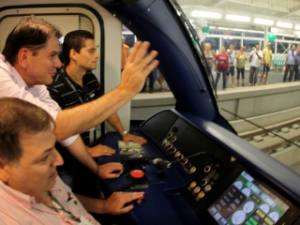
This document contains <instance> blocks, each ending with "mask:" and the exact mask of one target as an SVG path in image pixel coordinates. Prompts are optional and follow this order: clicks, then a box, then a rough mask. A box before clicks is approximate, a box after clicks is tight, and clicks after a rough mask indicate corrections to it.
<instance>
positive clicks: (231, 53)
mask: <svg viewBox="0 0 300 225" xmlns="http://www.w3.org/2000/svg"><path fill="white" fill-rule="evenodd" d="M227 54H228V60H229V68H228V76H227V83H228V79H229V76H230V79H231V87H235V66H234V63H235V58H236V53H235V49H234V45H233V44H230V45H229V48H228V49H227Z"/></svg>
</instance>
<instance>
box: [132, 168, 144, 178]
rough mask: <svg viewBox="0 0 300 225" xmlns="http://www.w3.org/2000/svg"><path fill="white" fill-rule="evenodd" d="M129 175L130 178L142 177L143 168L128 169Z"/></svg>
mask: <svg viewBox="0 0 300 225" xmlns="http://www.w3.org/2000/svg"><path fill="white" fill-rule="evenodd" d="M129 176H130V178H132V179H136V180H138V179H142V178H144V176H145V172H144V171H143V170H139V169H135V170H131V171H130V173H129Z"/></svg>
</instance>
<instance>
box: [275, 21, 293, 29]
mask: <svg viewBox="0 0 300 225" xmlns="http://www.w3.org/2000/svg"><path fill="white" fill-rule="evenodd" d="M276 26H277V27H281V28H289V29H291V28H292V27H293V24H292V23H288V22H283V21H277V23H276Z"/></svg>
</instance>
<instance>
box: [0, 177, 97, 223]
mask: <svg viewBox="0 0 300 225" xmlns="http://www.w3.org/2000/svg"><path fill="white" fill-rule="evenodd" d="M51 194H52V195H53V196H54V197H55V199H56V200H57V201H58V202H59V203H60V205H62V206H63V207H64V209H65V211H62V210H57V211H55V210H54V209H51V208H49V207H47V206H46V205H44V204H42V203H39V202H37V201H36V200H35V198H34V197H32V196H29V195H27V194H24V193H22V192H20V191H17V190H15V189H12V188H11V187H9V186H7V185H6V184H4V183H2V182H1V181H0V196H1V201H0V221H1V225H28V224H30V225H41V224H43V225H79V224H80V222H77V221H76V220H74V219H72V218H71V216H70V213H71V214H72V215H74V216H76V218H80V219H81V221H88V223H87V224H91V225H100V224H99V223H98V222H97V221H96V220H95V219H94V218H93V217H92V216H91V215H90V214H89V213H88V212H87V211H86V210H85V208H84V207H83V206H82V205H81V203H80V202H79V200H78V199H77V198H76V196H75V195H74V194H73V193H72V192H71V190H70V188H69V187H68V186H67V185H66V184H64V183H63V181H62V180H61V179H60V178H59V177H57V179H56V183H55V185H54V187H53V188H52V189H51Z"/></svg>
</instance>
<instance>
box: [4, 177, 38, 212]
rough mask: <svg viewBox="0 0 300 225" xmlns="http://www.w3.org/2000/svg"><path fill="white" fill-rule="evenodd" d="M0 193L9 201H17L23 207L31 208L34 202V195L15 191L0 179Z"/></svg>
mask: <svg viewBox="0 0 300 225" xmlns="http://www.w3.org/2000/svg"><path fill="white" fill-rule="evenodd" d="M0 195H1V196H2V197H3V198H6V199H8V200H9V201H14V202H17V203H18V204H21V205H22V206H23V207H25V208H29V209H31V208H32V207H33V205H35V204H36V201H35V198H34V197H32V196H29V195H27V194H24V193H22V192H20V191H17V190H15V189H13V188H11V187H9V186H7V185H6V184H4V183H3V182H2V181H0ZM2 197H1V198H2Z"/></svg>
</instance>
